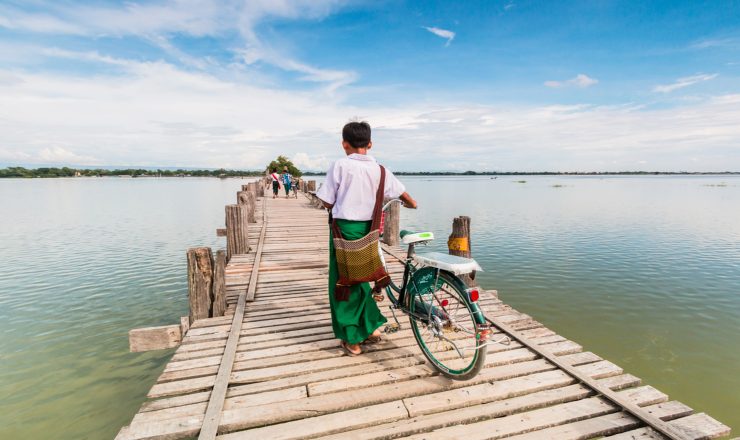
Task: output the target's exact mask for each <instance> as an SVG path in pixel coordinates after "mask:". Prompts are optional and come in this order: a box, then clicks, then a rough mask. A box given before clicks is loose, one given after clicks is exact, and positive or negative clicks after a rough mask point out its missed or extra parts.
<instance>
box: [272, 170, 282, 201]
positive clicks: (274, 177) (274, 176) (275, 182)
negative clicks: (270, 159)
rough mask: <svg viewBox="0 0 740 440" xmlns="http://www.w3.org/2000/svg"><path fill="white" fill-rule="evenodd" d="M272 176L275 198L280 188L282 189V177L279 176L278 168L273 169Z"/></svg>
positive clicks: (273, 195) (273, 196)
mask: <svg viewBox="0 0 740 440" xmlns="http://www.w3.org/2000/svg"><path fill="white" fill-rule="evenodd" d="M270 178H271V179H272V198H273V199H274V198H276V197H277V195H278V190H279V189H280V177H278V174H277V168H273V169H272V173H270Z"/></svg>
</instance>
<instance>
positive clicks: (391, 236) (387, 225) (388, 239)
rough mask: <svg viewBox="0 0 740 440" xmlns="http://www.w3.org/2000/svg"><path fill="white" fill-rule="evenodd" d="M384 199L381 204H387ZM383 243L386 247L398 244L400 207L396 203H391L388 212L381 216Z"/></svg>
mask: <svg viewBox="0 0 740 440" xmlns="http://www.w3.org/2000/svg"><path fill="white" fill-rule="evenodd" d="M388 200H390V199H385V200H384V201H383V203H388ZM383 215H384V217H383V243H385V244H387V245H388V246H398V244H399V243H400V240H399V236H398V234H399V232H400V221H401V220H400V217H401V206H400V205H399V204H398V203H391V206H389V207H388V210H387V211H385V213H384V214H383Z"/></svg>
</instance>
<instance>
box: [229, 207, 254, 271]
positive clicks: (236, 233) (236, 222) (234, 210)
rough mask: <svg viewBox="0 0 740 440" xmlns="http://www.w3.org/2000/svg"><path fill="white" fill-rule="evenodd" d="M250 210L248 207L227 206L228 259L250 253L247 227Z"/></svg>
mask: <svg viewBox="0 0 740 440" xmlns="http://www.w3.org/2000/svg"><path fill="white" fill-rule="evenodd" d="M248 224H249V208H248V207H247V205H226V258H227V260H231V256H232V255H234V254H246V253H248V252H249V240H248V235H247V225H248Z"/></svg>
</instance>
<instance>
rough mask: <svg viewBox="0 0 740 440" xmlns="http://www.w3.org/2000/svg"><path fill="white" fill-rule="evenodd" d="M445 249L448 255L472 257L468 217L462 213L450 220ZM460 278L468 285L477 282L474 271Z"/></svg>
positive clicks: (474, 284)
mask: <svg viewBox="0 0 740 440" xmlns="http://www.w3.org/2000/svg"><path fill="white" fill-rule="evenodd" d="M447 249H448V251H449V253H450V255H457V256H459V257H465V258H472V251H471V246H470V217H468V216H464V215H463V216H460V217H455V218H454V219H453V220H452V233H451V234H450V237H449V238H448V239H447ZM460 278H462V279H463V281H465V283H466V284H467V285H468V286H471V287H472V286H476V285H477V284H478V283H476V282H475V271H473V272H471V273H470V274H469V275H463V276H461V277H460Z"/></svg>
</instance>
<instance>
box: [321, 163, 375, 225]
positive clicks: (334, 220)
mask: <svg viewBox="0 0 740 440" xmlns="http://www.w3.org/2000/svg"><path fill="white" fill-rule="evenodd" d="M383 194H385V167H383V165H380V183H379V184H378V190H377V191H376V192H375V207H374V208H373V223H372V224H371V225H370V230H371V231H374V230H376V229H378V228H379V227H380V218H381V217H382V215H383ZM329 218H330V219H331V220H330V221H331V230H332V234H333V236H334V238H344V237H342V231H340V230H339V225H337V219H335V218H331V214H330V217H329Z"/></svg>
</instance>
